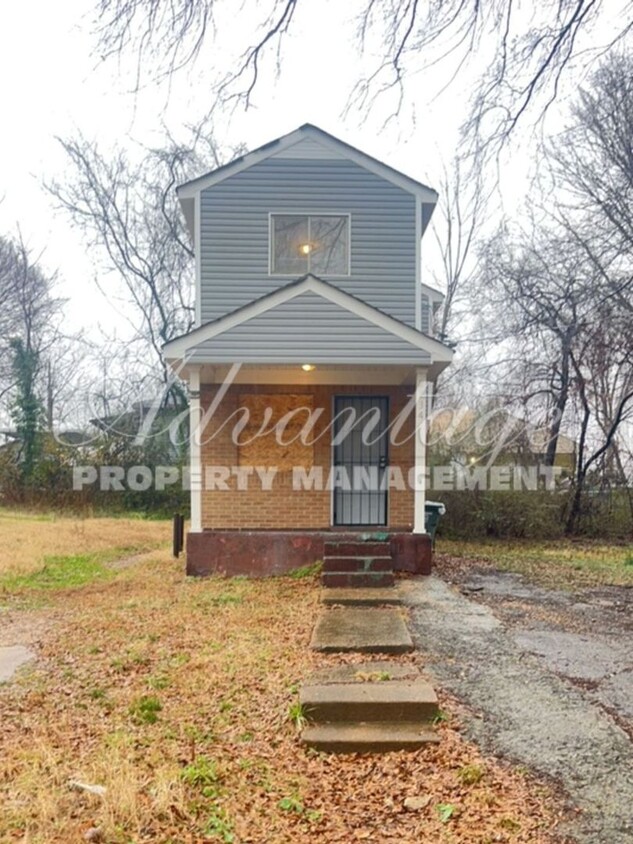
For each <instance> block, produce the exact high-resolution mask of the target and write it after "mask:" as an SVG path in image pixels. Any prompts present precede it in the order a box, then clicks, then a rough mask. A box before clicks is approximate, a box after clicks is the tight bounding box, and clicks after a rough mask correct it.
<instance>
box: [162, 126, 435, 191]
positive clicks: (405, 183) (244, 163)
mask: <svg viewBox="0 0 633 844" xmlns="http://www.w3.org/2000/svg"><path fill="white" fill-rule="evenodd" d="M305 137H309V138H312V139H313V140H315V141H317V142H318V143H320V144H321V145H323V146H326V147H331V148H332V149H335V150H337V152H339V153H340V154H341V155H342V156H343V157H344V158H347V159H348V160H349V161H353V162H354V163H355V164H358V165H359V167H363V168H364V169H365V170H369V171H370V172H371V173H374V174H375V175H376V176H380V177H381V178H382V179H385V180H386V181H388V182H391V183H392V184H394V185H396V186H397V187H400V188H402V189H403V190H405V191H407V193H411V194H413V195H414V196H416V197H418V199H419V201H420V202H422V203H424V204H425V205H431V206H432V205H435V203H436V202H437V199H438V195H437V192H436V191H434V190H433V189H432V188H427V187H425V186H424V185H421V184H418V183H417V182H416V181H415V180H414V179H410V178H409V177H408V176H406V175H405V174H404V173H399V172H398V171H397V170H393V169H392V168H391V167H389V166H387V165H385V164H382V163H381V162H380V161H377V160H375V159H373V158H371V157H370V156H368V155H365V153H363V152H361V151H360V150H356V149H354V147H351V146H349V145H348V144H346V143H344V142H343V141H339V140H338V139H337V138H334V137H331V136H330V135H327V134H326V133H322V132H321V131H320V130H319V129H318V128H317V127H316V126H302V127H300V128H299V129H295V130H294V131H293V132H290V133H289V134H288V135H283V136H282V137H281V138H279V139H278V140H277V141H271V142H270V143H269V144H266V145H265V146H264V148H263V149H259V150H254V151H253V152H248V153H246V154H245V155H244V156H243V157H242V158H241V159H239V160H237V161H235V162H234V164H231V163H230V162H229V163H228V164H227V165H225V166H224V167H221V168H219V169H218V170H215V171H214V172H212V173H207V174H206V175H204V176H200V177H199V178H197V179H194V180H193V181H191V182H187V183H186V184H184V185H181V186H180V187H179V188H177V193H178V198H179V199H180V202H181V203H183V200H186V199H188V198H189V199H190V198H192V197H194V196H195V195H196V194H197V193H199V192H200V191H202V190H205V188H209V187H211V186H212V185H216V184H218V183H219V182H222V181H224V180H225V179H228V178H230V177H231V176H235V175H236V174H237V173H241V172H242V171H243V170H247V169H248V168H249V167H252V166H253V165H254V164H258V163H259V162H260V161H265V160H266V159H267V158H270V157H271V156H273V155H275V154H276V153H278V152H281V151H282V150H284V149H287V148H288V147H291V146H294V144H296V143H298V142H299V141H300V140H301V139H302V138H305Z"/></svg>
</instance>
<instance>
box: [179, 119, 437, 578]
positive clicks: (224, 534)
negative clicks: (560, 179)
mask: <svg viewBox="0 0 633 844" xmlns="http://www.w3.org/2000/svg"><path fill="white" fill-rule="evenodd" d="M178 196H179V199H180V202H181V205H182V209H183V212H184V215H185V217H186V220H187V224H188V226H189V229H190V232H191V235H192V238H193V242H194V246H195V256H196V317H197V320H196V328H195V329H194V330H192V331H191V332H190V333H189V334H187V335H185V336H183V337H180V338H177V339H176V340H173V341H172V342H170V343H168V344H167V345H166V346H165V349H164V354H165V357H166V359H167V360H168V361H169V363H170V365H171V366H172V367H173V368H174V369H175V370H176V371H177V372H178V373H179V374H180V376H181V377H182V378H183V379H184V380H185V381H186V382H188V386H189V391H190V399H191V423H192V424H191V427H192V438H191V527H190V531H189V534H188V538H187V570H188V572H189V573H192V574H205V573H210V572H213V571H219V572H227V573H234V574H237V573H261V574H265V573H280V572H282V571H285V570H289V569H292V568H296V567H298V566H301V565H305V564H307V563H311V562H314V561H316V560H318V559H320V557H321V555H322V550H323V542H324V540H325V539H326V538H328V537H331V536H332V532H339V533H346V534H350V533H351V534H355V533H357V532H361V531H364V532H367V531H383V532H386V533H388V534H390V535H391V537H392V542H391V547H392V552H393V555H394V562H395V565H396V567H400V568H404V569H409V570H418V571H419V570H423V568H424V567H425V566H427V567H428V565H429V564H430V554H431V547H430V541H429V537H428V536H427V535H426V533H425V431H424V428H425V426H424V421H425V417H426V414H427V412H428V407H429V396H430V391H431V387H432V384H433V382H434V381H435V379H436V378H437V375H438V374H439V373H440V372H441V371H442V369H444V368H445V367H446V366H447V365H448V364H449V362H450V360H451V357H452V351H451V349H450V348H449V347H448V346H446V345H445V344H443V343H441V342H440V341H439V340H438V339H436V338H434V337H433V336H432V318H433V310H434V307H435V306H436V304H437V301H438V296H440V295H441V294H438V293H437V291H433V290H432V289H431V288H428V287H426V286H425V285H424V284H422V280H421V243H422V237H423V235H424V232H425V230H426V228H427V226H428V224H429V220H430V218H431V214H432V213H433V209H434V206H435V203H436V201H437V194H436V192H435V191H434V190H432V189H431V188H429V187H426V186H425V185H423V184H421V183H419V182H417V181H415V180H413V179H411V178H409V177H408V176H405V175H404V174H402V173H400V172H398V171H397V170H394V169H392V168H391V167H389V166H388V165H386V164H383V163H381V162H380V161H377V160H376V159H374V158H372V157H371V156H369V155H366V154H365V153H363V152H360V151H359V150H358V149H355V148H354V147H352V146H349V145H348V144H346V143H343V142H342V141H340V140H338V139H337V138H335V137H333V136H331V135H329V134H327V133H326V132H323V131H322V130H320V129H318V128H316V127H314V126H311V125H305V126H302V127H300V128H299V129H297V130H296V131H294V132H291V133H290V134H288V135H285V136H283V137H281V138H279V139H277V140H275V141H273V142H271V143H269V144H266V145H265V146H263V147H260V148H259V149H256V150H254V151H253V152H250V153H248V154H247V155H244V156H243V157H241V158H238V159H236V160H235V161H232V162H231V163H230V164H227V165H226V166H223V167H220V168H218V169H217V170H214V171H213V172H211V173H208V174H206V175H204V176H201V177H200V178H198V179H195V180H194V181H192V182H189V183H187V184H185V185H182V186H181V187H180V188H179V189H178Z"/></svg>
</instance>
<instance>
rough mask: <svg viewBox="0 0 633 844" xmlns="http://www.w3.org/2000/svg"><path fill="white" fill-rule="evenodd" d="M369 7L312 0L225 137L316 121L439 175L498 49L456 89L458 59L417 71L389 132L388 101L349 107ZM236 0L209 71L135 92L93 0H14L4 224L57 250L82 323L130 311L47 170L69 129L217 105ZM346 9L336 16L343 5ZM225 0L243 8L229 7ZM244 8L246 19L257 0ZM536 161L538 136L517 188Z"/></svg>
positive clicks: (146, 126)
mask: <svg viewBox="0 0 633 844" xmlns="http://www.w3.org/2000/svg"><path fill="white" fill-rule="evenodd" d="M357 5H358V3H357V2H356V3H354V2H352V3H351V4H350V6H349V8H350V16H349V20H348V22H347V24H345V23H343V25H341V24H340V18H341V11H340V10H341V8H342V7H341V3H340V2H335V0H319V2H318V3H317V2H313V3H311V4H302V5H301V6H300V9H301V14H300V15H299V16H298V19H297V26H296V28H295V29H294V30H293V31H294V35H293V37H292V38H291V39H290V40H289V41H288V42H287V43H286V47H285V52H284V56H283V62H284V65H283V69H284V72H283V73H282V75H281V78H280V79H276V78H275V75H274V73H273V72H272V68H271V67H270V65H269V66H268V68H266V69H265V70H264V73H263V76H262V79H261V83H260V85H259V86H258V88H257V90H256V94H255V98H254V106H253V108H252V109H250V110H249V111H248V112H247V113H243V112H239V113H235V114H234V115H232V116H231V118H230V119H227V120H223V121H221V123H219V124H218V125H217V126H216V127H215V133H216V137H217V140H218V141H219V142H220V144H238V143H244V144H246V146H247V147H248V148H253V147H256V146H259V145H260V144H262V143H264V142H266V141H268V140H271V139H272V138H275V137H277V136H279V135H281V134H284V133H286V132H288V131H290V130H291V129H293V128H295V127H297V126H298V125H300V124H302V123H305V122H310V123H314V124H316V125H318V126H321V127H322V128H323V129H325V130H327V131H329V132H331V133H332V134H334V135H338V136H340V137H341V138H343V139H344V140H345V141H347V142H349V143H352V144H354V145H355V146H358V147H359V148H361V149H363V150H365V151H367V152H368V153H370V154H372V155H374V156H376V157H378V158H380V159H382V160H384V161H386V162H387V163H389V164H390V165H392V166H394V167H396V168H398V169H401V170H403V171H404V172H406V173H408V174H409V175H411V176H413V177H414V178H418V179H420V180H422V181H424V182H426V183H428V184H431V185H437V184H438V182H439V179H440V173H441V166H442V163H443V162H444V163H446V164H448V163H449V162H450V159H451V157H452V154H453V152H454V150H455V148H456V143H457V137H458V133H457V130H458V127H459V124H460V122H461V121H462V120H463V118H464V116H465V114H466V111H467V107H468V95H469V86H470V83H471V81H472V78H473V74H474V73H475V72H476V69H477V65H478V63H479V65H481V63H482V62H485V61H486V57H485V56H483V55H482V56H480V57H478V58H477V59H476V60H475V61H474V62H473V63H472V64H471V66H470V69H469V70H467V72H465V73H464V74H462V75H461V76H460V77H459V78H458V81H457V82H455V83H453V84H452V85H451V86H450V87H449V88H448V89H447V90H443V86H444V82H445V81H446V80H447V79H448V75H449V73H450V70H451V68H450V67H449V66H448V65H444V66H442V68H441V70H440V69H438V68H436V69H434V70H433V72H432V73H418V74H416V75H414V76H413V77H412V78H411V79H410V81H409V82H408V88H407V91H408V95H409V101H408V106H407V108H406V109H405V111H404V112H403V117H402V119H401V120H400V121H398V122H393V123H391V124H390V125H389V126H388V127H387V128H386V129H382V128H381V127H382V124H383V120H384V109H382V108H381V107H380V106H375V107H374V108H372V110H370V111H369V112H365V113H363V115H359V114H358V112H354V111H352V112H351V113H350V114H349V115H348V116H347V117H346V118H342V117H341V113H342V111H343V109H344V106H345V103H346V100H347V95H348V93H349V91H350V89H351V88H352V85H353V83H354V81H355V80H356V78H357V75H358V72H359V68H360V66H361V64H360V59H359V56H358V54H357V51H356V49H355V47H354V43H353V33H354V29H353V22H352V14H351V12H353V11H354V10H355V8H356V7H357ZM236 8H237V6H236V5H234V4H225V6H224V7H220V18H219V21H218V23H219V31H220V33H221V37H218V38H215V39H214V38H210V39H208V41H207V42H206V44H205V51H204V53H203V55H202V59H201V62H200V63H199V69H198V70H197V71H196V72H194V71H190V70H187V71H185V72H184V73H181V74H180V75H179V76H178V77H177V78H176V80H175V81H174V82H173V84H172V85H171V87H170V88H169V90H168V89H167V87H166V86H165V85H162V86H160V85H153V84H149V83H148V84H147V85H145V86H144V87H143V88H142V89H141V90H140V91H139V92H138V93H133V92H132V88H133V87H134V79H135V77H134V73H133V66H132V65H131V64H128V65H127V66H120V65H119V63H118V62H117V61H116V60H108V61H107V62H103V61H101V60H100V58H99V56H98V54H97V53H96V52H95V50H96V39H95V36H94V21H93V12H92V2H91V0H63V2H61V3H52V2H50V0H21V2H19V3H11V4H4V5H3V8H2V11H1V12H0V15H1V21H0V78H1V79H2V80H3V84H2V92H3V96H2V109H3V114H2V125H3V131H2V133H1V135H0V153H1V154H0V196H4V201H3V202H2V203H1V204H0V232H2V233H12V232H15V230H16V227H17V226H18V225H19V226H20V227H21V229H22V232H23V234H24V235H25V238H26V239H27V241H28V242H29V243H30V245H31V246H32V247H33V248H34V249H35V250H36V251H39V250H42V249H44V250H45V257H44V263H45V265H47V266H48V267H49V268H51V269H58V270H59V272H60V278H61V282H60V283H61V287H62V292H63V294H64V295H65V296H67V297H68V298H69V300H70V301H69V307H68V313H69V319H70V322H71V324H72V325H73V326H78V325H88V326H90V325H94V324H95V322H96V321H97V320H98V321H101V322H103V323H104V324H106V325H108V326H109V327H111V326H113V325H116V324H117V322H118V321H120V319H121V318H120V315H118V314H117V311H116V303H115V305H114V309H113V308H112V307H111V305H112V303H110V306H106V304H105V303H104V302H103V301H102V300H101V296H100V294H99V293H98V292H97V291H96V287H95V284H94V282H93V278H94V275H95V273H96V272H97V271H98V270H97V268H96V267H95V261H94V255H92V256H91V255H90V254H89V252H88V251H87V250H86V249H85V247H84V245H83V243H82V240H81V238H80V236H79V233H77V232H75V231H73V230H71V229H70V227H69V223H68V219H67V217H66V216H65V214H64V213H63V212H61V211H58V210H55V208H54V207H53V205H52V202H51V200H50V199H49V197H48V196H47V195H46V193H45V192H44V191H43V190H42V180H43V179H46V178H48V179H50V178H52V177H56V178H58V179H63V178H64V166H65V162H64V160H63V157H62V154H61V151H60V149H59V145H58V143H57V141H56V140H55V137H56V136H62V137H66V136H69V135H73V134H75V133H77V132H79V131H81V132H82V133H83V134H84V136H86V137H88V138H96V139H98V140H99V143H100V145H101V147H102V148H107V147H108V145H111V144H112V143H113V142H118V143H124V144H126V143H128V142H129V143H130V144H132V142H133V141H138V142H141V143H147V144H150V143H151V142H152V138H153V137H156V135H157V133H158V132H160V128H161V124H162V123H163V122H164V123H165V124H166V125H168V126H169V127H170V129H172V130H177V128H178V126H179V125H182V124H183V123H185V122H187V121H191V122H193V121H195V120H197V119H198V118H199V117H200V116H201V115H202V113H204V112H205V111H206V109H207V108H208V107H209V105H210V83H209V79H210V76H209V74H208V73H207V71H210V70H215V71H217V70H218V68H222V67H223V66H224V67H226V66H227V63H229V62H231V61H232V60H234V56H235V49H236V44H238V43H239V44H241V43H242V42H241V40H240V38H239V36H241V35H243V26H242V25H241V24H240V17H239V15H237V16H236V14H235V9H236ZM334 8H336V9H337V15H336V20H337V21H338V22H337V23H336V25H333V19H334V17H335V16H334V15H332V14H330V13H329V10H333V9H334ZM222 9H224V10H225V14H227V15H228V16H229V17H226V18H224V19H223V18H222ZM241 14H242V16H243V23H244V24H246V22H247V20H250V18H244V15H249V14H250V13H249V6H248V4H247V6H246V7H245V9H244V11H243V12H242V13H241ZM370 58H371V57H370ZM146 81H147V80H146ZM411 104H414V106H415V120H414V119H412V111H411V110H410V108H409V106H410V105H411ZM526 160H529V141H526V142H525V143H524V145H523V149H522V150H520V151H519V154H518V155H515V165H514V171H513V172H514V184H515V185H516V187H515V189H514V193H515V194H516V196H517V197H520V196H521V194H522V192H523V189H524V182H523V176H524V168H522V166H521V161H524V162H525V161H526ZM511 183H512V179H511ZM97 315H98V316H97Z"/></svg>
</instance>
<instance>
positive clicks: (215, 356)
mask: <svg viewBox="0 0 633 844" xmlns="http://www.w3.org/2000/svg"><path fill="white" fill-rule="evenodd" d="M163 354H164V356H165V359H166V360H167V361H168V362H169V363H171V364H172V365H182V364H183V363H186V364H187V365H189V364H194V365H203V364H226V363H259V364H302V363H314V364H352V365H354V364H364V365H387V364H395V365H409V366H410V365H415V366H431V365H434V369H437V370H439V369H443V368H444V367H445V366H447V365H448V363H450V360H451V358H452V355H453V352H452V349H450V348H449V347H448V346H446V345H444V344H443V343H440V342H439V341H437V340H435V339H433V338H432V337H428V336H427V335H425V334H422V333H421V332H420V331H417V330H416V329H415V328H412V327H411V326H409V325H405V324H404V323H402V322H400V321H399V320H397V319H395V318H394V317H391V316H389V315H388V314H385V313H383V312H382V311H379V310H378V309H377V308H374V307H373V306H371V305H368V304H367V303H366V302H363V301H362V300H360V299H357V298H356V297H354V296H351V295H350V294H348V293H345V292H344V291H342V290H340V289H339V288H337V287H334V286H333V285H331V284H329V283H327V282H325V281H323V280H322V279H319V278H317V277H316V276H313V275H307V276H304V277H302V278H300V279H297V281H295V282H291V283H290V284H288V285H285V286H284V287H282V288H280V289H278V290H275V291H274V292H273V293H269V294H268V295H266V296H263V297H261V298H260V299H257V300H256V301H254V302H251V303H249V304H248V305H246V306H244V307H242V308H239V309H238V310H236V311H233V312H232V313H230V314H227V315H226V316H224V317H222V318H221V319H218V320H214V321H212V322H208V323H206V324H205V325H202V326H200V327H199V328H196V329H194V330H193V331H191V332H190V333H189V334H186V335H183V336H182V337H179V338H177V339H175V340H172V341H171V342H170V343H167V344H166V345H165V346H164V348H163Z"/></svg>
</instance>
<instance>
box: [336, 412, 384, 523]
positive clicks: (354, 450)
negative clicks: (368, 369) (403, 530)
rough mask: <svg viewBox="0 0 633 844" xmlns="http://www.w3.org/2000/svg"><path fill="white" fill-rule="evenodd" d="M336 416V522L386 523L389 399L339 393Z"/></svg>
mask: <svg viewBox="0 0 633 844" xmlns="http://www.w3.org/2000/svg"><path fill="white" fill-rule="evenodd" d="M334 416H335V421H334V430H333V435H334V448H333V452H332V460H333V466H334V469H335V470H336V471H335V472H334V477H335V479H336V480H335V484H334V490H333V497H334V524H335V525H386V524H387V489H386V484H384V483H383V479H384V474H385V470H386V467H387V463H388V457H389V448H388V432H387V428H388V425H389V399H387V398H383V397H378V396H353V397H352V396H336V397H335V399H334ZM383 487H385V488H384V489H383Z"/></svg>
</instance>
